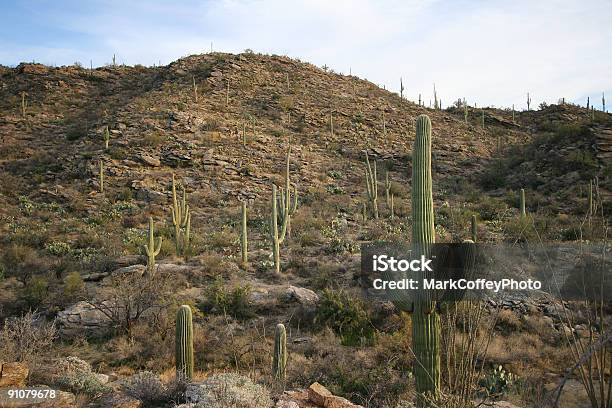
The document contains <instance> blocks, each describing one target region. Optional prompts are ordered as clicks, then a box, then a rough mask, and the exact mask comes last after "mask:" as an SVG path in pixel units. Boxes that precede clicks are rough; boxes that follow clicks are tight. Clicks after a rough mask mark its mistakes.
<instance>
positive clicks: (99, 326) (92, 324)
mask: <svg viewBox="0 0 612 408" xmlns="http://www.w3.org/2000/svg"><path fill="white" fill-rule="evenodd" d="M57 324H58V328H59V332H60V334H61V335H62V336H66V337H72V336H75V335H79V334H87V335H102V334H103V333H105V332H106V331H107V330H108V328H109V327H110V325H111V321H110V319H109V318H108V317H107V316H106V315H105V314H104V313H102V312H101V311H100V310H98V309H96V308H95V307H94V306H92V305H91V304H89V303H88V302H85V301H81V302H78V303H75V304H74V305H72V306H69V307H68V308H66V309H65V310H62V311H61V312H59V313H58V314H57Z"/></svg>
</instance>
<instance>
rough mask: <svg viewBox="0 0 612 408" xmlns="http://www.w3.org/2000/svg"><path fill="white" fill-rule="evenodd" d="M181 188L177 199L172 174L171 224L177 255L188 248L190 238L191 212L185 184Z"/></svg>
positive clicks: (183, 252) (182, 253)
mask: <svg viewBox="0 0 612 408" xmlns="http://www.w3.org/2000/svg"><path fill="white" fill-rule="evenodd" d="M181 187H182V189H183V197H182V199H180V200H179V198H178V195H177V193H176V181H175V179H174V174H173V175H172V224H173V225H174V240H175V242H174V244H175V247H176V254H177V255H184V254H185V252H186V251H187V249H188V248H189V242H190V240H191V212H190V211H189V205H188V204H187V193H186V192H185V186H184V185H182V186H181Z"/></svg>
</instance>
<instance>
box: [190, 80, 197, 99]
mask: <svg viewBox="0 0 612 408" xmlns="http://www.w3.org/2000/svg"><path fill="white" fill-rule="evenodd" d="M191 79H192V80H193V99H194V102H195V103H198V85H197V84H196V81H195V75H192V76H191Z"/></svg>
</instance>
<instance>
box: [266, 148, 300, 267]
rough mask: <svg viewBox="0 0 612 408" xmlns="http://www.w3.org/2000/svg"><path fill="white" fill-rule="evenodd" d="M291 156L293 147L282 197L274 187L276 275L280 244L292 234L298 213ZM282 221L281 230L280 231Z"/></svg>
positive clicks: (273, 222) (272, 234)
mask: <svg viewBox="0 0 612 408" xmlns="http://www.w3.org/2000/svg"><path fill="white" fill-rule="evenodd" d="M290 155H291V146H290V147H289V149H288V150H287V164H286V167H285V188H281V193H280V196H279V197H277V194H276V189H277V187H276V185H275V184H273V185H272V220H271V221H272V223H271V238H272V243H273V245H272V253H273V256H274V267H275V270H276V273H280V244H282V243H283V241H284V240H285V237H286V236H289V235H290V234H291V232H290V231H291V216H292V215H293V214H295V212H296V211H297V205H298V196H297V187H296V186H295V184H292V183H291V180H290V173H289V162H290ZM292 188H293V200H292V198H291V190H292ZM279 221H280V224H281V230H280V232H279V230H278V223H279Z"/></svg>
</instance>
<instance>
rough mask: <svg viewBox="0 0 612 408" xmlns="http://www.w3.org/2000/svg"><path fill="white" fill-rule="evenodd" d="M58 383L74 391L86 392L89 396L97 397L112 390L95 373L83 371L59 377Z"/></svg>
mask: <svg viewBox="0 0 612 408" xmlns="http://www.w3.org/2000/svg"><path fill="white" fill-rule="evenodd" d="M56 385H57V386H58V387H60V388H64V389H67V390H68V391H70V392H72V393H75V394H85V395H87V396H89V397H97V396H100V395H102V394H104V393H107V392H110V391H111V390H112V388H110V387H109V386H107V385H104V384H103V383H102V382H101V381H100V379H99V378H98V377H97V376H96V374H95V373H92V372H83V371H80V372H76V373H68V374H66V375H63V376H61V377H59V378H58V379H57V380H56Z"/></svg>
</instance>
